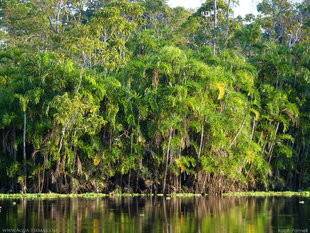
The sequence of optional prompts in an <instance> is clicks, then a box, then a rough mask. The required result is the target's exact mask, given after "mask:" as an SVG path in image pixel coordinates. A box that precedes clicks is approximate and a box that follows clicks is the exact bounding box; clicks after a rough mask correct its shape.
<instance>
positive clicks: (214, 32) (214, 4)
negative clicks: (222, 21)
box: [213, 0, 216, 55]
mask: <svg viewBox="0 0 310 233" xmlns="http://www.w3.org/2000/svg"><path fill="white" fill-rule="evenodd" d="M213 7H214V25H213V54H214V55H215V34H216V0H213Z"/></svg>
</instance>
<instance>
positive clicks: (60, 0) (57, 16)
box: [56, 0, 63, 34]
mask: <svg viewBox="0 0 310 233" xmlns="http://www.w3.org/2000/svg"><path fill="white" fill-rule="evenodd" d="M62 1H63V0H59V3H58V9H57V15H56V34H58V33H59V27H58V24H59V16H60V11H61V7H62Z"/></svg>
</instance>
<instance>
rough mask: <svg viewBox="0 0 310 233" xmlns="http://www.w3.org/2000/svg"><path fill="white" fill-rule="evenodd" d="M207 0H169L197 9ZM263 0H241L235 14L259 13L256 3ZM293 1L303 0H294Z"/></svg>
mask: <svg viewBox="0 0 310 233" xmlns="http://www.w3.org/2000/svg"><path fill="white" fill-rule="evenodd" d="M204 1H205V0H168V4H169V5H170V6H171V7H176V6H183V7H185V8H192V9H196V8H198V7H200V6H201V4H202V3H203V2H204ZM260 2H261V0H239V6H233V7H232V8H233V10H234V16H238V15H241V16H242V17H244V16H245V15H246V14H250V13H252V14H257V10H256V5H257V4H258V3H260ZM293 2H301V0H293Z"/></svg>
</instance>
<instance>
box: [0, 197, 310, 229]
mask: <svg viewBox="0 0 310 233" xmlns="http://www.w3.org/2000/svg"><path fill="white" fill-rule="evenodd" d="M0 205H1V206H2V208H1V209H0V210H1V212H0V230H2V231H1V232H5V231H6V232H9V231H7V229H10V232H23V231H24V232H64V233H65V232H76V233H81V232H93V233H99V232H108V233H116V232H132V233H140V232H143V233H148V232H149V233H159V232H160V233H179V232H188V233H204V232H206V233H207V232H210V233H217V232H221V233H232V232H238V233H239V232H246V233H252V232H297V231H296V230H300V231H299V232H306V230H307V232H310V201H308V200H304V204H300V203H299V199H298V198H279V197H278V198H253V197H252V198H247V197H222V198H219V197H199V198H197V197H196V198H171V199H169V198H168V199H166V198H164V197H153V198H146V197H135V198H129V197H128V198H127V197H123V198H96V199H83V198H73V199H56V200H26V199H23V200H0ZM14 229H15V231H14ZM4 230H5V231H4ZM301 230H302V231H301Z"/></svg>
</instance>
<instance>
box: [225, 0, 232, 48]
mask: <svg viewBox="0 0 310 233" xmlns="http://www.w3.org/2000/svg"><path fill="white" fill-rule="evenodd" d="M229 6H230V0H228V3H227V10H226V27H225V35H224V48H223V49H225V46H226V38H227V33H228V24H229Z"/></svg>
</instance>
